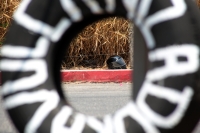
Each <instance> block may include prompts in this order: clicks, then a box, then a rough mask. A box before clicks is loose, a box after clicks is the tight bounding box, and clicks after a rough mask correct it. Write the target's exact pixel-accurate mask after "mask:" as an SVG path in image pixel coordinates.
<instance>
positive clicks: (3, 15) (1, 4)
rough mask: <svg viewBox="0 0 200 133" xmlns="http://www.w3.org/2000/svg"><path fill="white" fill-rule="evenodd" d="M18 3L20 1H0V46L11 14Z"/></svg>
mask: <svg viewBox="0 0 200 133" xmlns="http://www.w3.org/2000/svg"><path fill="white" fill-rule="evenodd" d="M19 2H20V0H0V45H2V44H3V41H4V39H5V33H6V31H7V28H8V26H9V25H10V21H11V19H12V14H13V12H14V11H15V9H16V8H17V6H18V5H19Z"/></svg>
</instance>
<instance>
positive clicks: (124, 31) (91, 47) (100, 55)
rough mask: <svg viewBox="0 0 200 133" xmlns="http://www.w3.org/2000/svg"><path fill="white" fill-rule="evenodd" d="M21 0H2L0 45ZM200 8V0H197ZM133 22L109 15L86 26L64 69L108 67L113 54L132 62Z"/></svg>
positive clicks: (76, 39) (67, 56)
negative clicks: (130, 46) (108, 61)
mask: <svg viewBox="0 0 200 133" xmlns="http://www.w3.org/2000/svg"><path fill="white" fill-rule="evenodd" d="M19 3H20V0H0V46H1V45H3V41H4V40H5V34H6V31H7V29H8V27H9V25H10V24H11V23H10V22H11V19H12V14H13V12H14V11H15V10H16V8H17V7H18V5H19ZM196 3H197V5H198V6H199V7H200V0H196ZM131 27H132V24H131V23H130V22H129V21H127V20H125V19H123V18H117V17H113V18H108V19H104V20H101V21H99V22H96V23H93V24H91V25H89V26H88V27H86V28H85V29H84V30H83V31H82V32H81V33H80V34H78V35H77V37H75V38H74V40H73V41H72V42H71V45H70V48H69V50H68V51H67V52H66V56H65V59H64V60H63V63H62V69H71V68H73V69H75V68H84V67H87V68H88V67H90V68H105V67H106V60H107V59H108V58H109V57H110V56H111V55H115V54H117V55H121V56H122V57H123V58H124V59H125V61H126V63H127V64H128V65H129V64H130V57H129V55H130V53H129V44H130V39H129V36H130V34H132V30H131Z"/></svg>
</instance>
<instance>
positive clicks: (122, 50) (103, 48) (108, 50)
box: [62, 17, 131, 69]
mask: <svg viewBox="0 0 200 133" xmlns="http://www.w3.org/2000/svg"><path fill="white" fill-rule="evenodd" d="M130 26H131V23H130V22H129V21H127V20H125V19H124V18H117V17H113V18H108V19H104V20H101V21H99V22H96V23H93V24H91V25H89V26H88V27H86V28H85V29H84V30H83V31H82V32H81V33H80V34H78V35H77V37H76V38H75V39H74V40H73V41H72V42H71V45H70V48H69V50H68V52H66V58H65V60H64V61H63V65H62V67H63V68H64V69H69V68H71V67H92V68H103V67H106V60H107V59H108V58H109V57H110V56H111V55H121V56H122V57H123V58H124V59H125V61H126V63H127V64H129V44H130V39H129V36H130V34H131V32H130Z"/></svg>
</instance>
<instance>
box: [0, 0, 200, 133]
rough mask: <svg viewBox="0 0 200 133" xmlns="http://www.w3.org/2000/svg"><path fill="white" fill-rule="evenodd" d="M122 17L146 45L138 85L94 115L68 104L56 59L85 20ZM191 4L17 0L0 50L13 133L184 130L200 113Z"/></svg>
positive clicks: (178, 0)
mask: <svg viewBox="0 0 200 133" xmlns="http://www.w3.org/2000/svg"><path fill="white" fill-rule="evenodd" d="M111 16H122V17H125V18H128V19H131V20H133V21H134V23H135V25H136V26H137V27H138V28H139V30H140V32H141V34H142V36H143V38H144V40H145V42H146V46H147V48H148V58H149V66H150V69H149V70H148V72H147V74H146V77H145V80H144V82H143V85H142V87H141V88H140V89H139V90H138V91H137V92H136V94H135V93H134V90H133V93H134V96H133V97H132V99H133V100H131V101H130V102H129V103H128V104H127V105H125V106H124V107H123V108H121V109H119V110H118V111H116V113H114V114H112V115H106V116H105V117H103V118H102V119H101V120H99V119H97V118H95V117H93V116H85V115H84V114H81V113H79V112H76V111H74V109H73V108H72V107H71V106H70V105H69V103H68V102H67V100H66V99H64V95H63V92H62V89H61V85H60V64H61V59H62V57H63V55H64V53H65V50H66V49H67V47H68V45H65V44H69V42H70V41H71V40H72V39H73V37H74V36H75V35H76V34H77V33H78V32H80V31H81V30H82V29H83V28H84V27H85V26H86V25H88V24H91V23H92V22H95V21H97V20H99V19H102V18H106V17H111ZM199 18H200V17H199V13H198V8H197V7H196V6H195V4H194V2H192V1H191V0H165V1H163V0H141V1H137V0H84V1H80V0H43V1H40V0H23V1H22V3H21V5H20V6H19V8H18V10H17V11H16V12H15V14H14V21H13V23H12V26H11V27H10V30H9V32H8V34H7V37H6V41H5V44H4V46H3V47H2V49H1V54H2V59H1V62H0V67H1V71H2V83H3V87H2V89H3V91H2V92H3V98H4V106H5V108H6V110H7V112H8V114H9V116H10V118H11V119H12V121H13V123H14V125H15V127H16V128H17V129H18V131H19V132H20V133H22V132H25V133H36V132H37V133H64V132H65V133H69V132H71V133H94V132H100V133H103V132H109V133H126V132H127V133H145V132H148V133H168V132H169V133H177V132H184V133H189V132H191V131H192V130H193V129H194V128H195V126H196V124H197V123H198V120H199V118H200V99H199V83H198V81H199V77H200V75H199V44H200V39H199V36H200V32H199V31H200V20H199Z"/></svg>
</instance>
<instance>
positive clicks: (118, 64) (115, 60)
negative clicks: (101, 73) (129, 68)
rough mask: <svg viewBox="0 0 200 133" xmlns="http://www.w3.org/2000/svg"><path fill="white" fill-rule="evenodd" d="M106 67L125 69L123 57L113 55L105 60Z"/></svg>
mask: <svg viewBox="0 0 200 133" xmlns="http://www.w3.org/2000/svg"><path fill="white" fill-rule="evenodd" d="M106 63H107V66H108V69H126V63H125V61H124V59H123V58H122V57H121V56H119V55H113V56H111V57H110V58H108V60H107V61H106Z"/></svg>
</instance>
